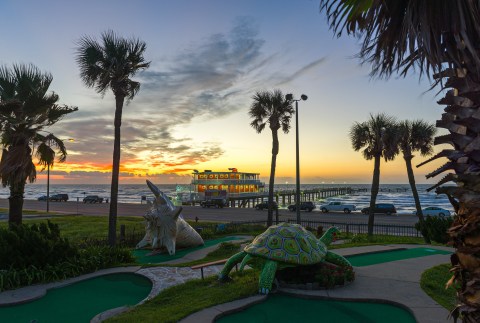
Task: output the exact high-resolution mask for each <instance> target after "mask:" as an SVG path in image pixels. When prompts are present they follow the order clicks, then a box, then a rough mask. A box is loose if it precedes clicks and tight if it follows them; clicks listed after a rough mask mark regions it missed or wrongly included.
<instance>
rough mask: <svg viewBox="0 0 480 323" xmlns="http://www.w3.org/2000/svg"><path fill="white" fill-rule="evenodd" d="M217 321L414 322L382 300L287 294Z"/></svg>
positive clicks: (399, 309) (410, 317) (233, 322)
mask: <svg viewBox="0 0 480 323" xmlns="http://www.w3.org/2000/svg"><path fill="white" fill-rule="evenodd" d="M215 322H218V323H244V322H249V323H260V322H262V323H269V322H271V323H282V322H302V323H310V322H311V323H314V322H315V323H316V322H335V323H343V322H345V323H347V322H348V323H355V322H362V323H375V322H379V323H380V322H381V323H383V322H389V323H410V322H412V323H414V322H416V320H415V318H414V316H413V315H412V314H411V313H410V312H409V311H407V310H405V309H403V308H401V307H398V306H394V305H390V304H385V303H372V302H353V301H333V300H324V299H311V298H310V299H305V298H298V297H292V296H286V295H269V296H268V299H267V300H266V301H265V302H262V303H260V304H256V305H252V306H250V307H248V308H247V309H245V310H243V311H241V312H237V313H233V314H230V315H226V316H224V317H222V318H220V319H218V320H216V321H215Z"/></svg>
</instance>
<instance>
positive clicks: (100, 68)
mask: <svg viewBox="0 0 480 323" xmlns="http://www.w3.org/2000/svg"><path fill="white" fill-rule="evenodd" d="M146 47H147V46H146V44H145V43H144V42H143V41H140V40H139V39H126V38H122V37H120V36H118V35H116V34H115V33H114V32H113V31H106V32H104V33H103V34H102V40H101V42H100V43H99V42H97V40H96V39H94V38H91V37H88V36H84V37H82V38H81V39H80V40H79V41H78V47H77V50H76V54H77V56H76V60H77V63H78V66H79V68H80V77H81V79H82V81H83V83H84V84H85V85H86V86H87V87H93V88H95V90H96V91H97V92H98V93H100V94H102V95H105V93H106V92H107V90H109V89H111V90H112V92H113V95H114V96H115V120H114V127H115V129H114V134H115V137H114V144H113V166H112V185H111V188H110V190H111V191H110V201H111V202H110V212H109V217H108V242H109V244H110V246H115V244H116V238H117V236H116V231H117V202H118V176H119V173H120V127H121V124H122V111H123V104H124V101H125V99H127V102H128V101H130V100H132V99H133V98H134V97H135V95H136V94H137V93H138V91H139V90H140V83H139V82H137V81H134V80H132V77H133V76H135V74H136V73H137V72H138V71H140V70H143V69H146V68H148V66H149V65H150V62H146V61H145V59H144V57H143V54H144V52H145V49H146Z"/></svg>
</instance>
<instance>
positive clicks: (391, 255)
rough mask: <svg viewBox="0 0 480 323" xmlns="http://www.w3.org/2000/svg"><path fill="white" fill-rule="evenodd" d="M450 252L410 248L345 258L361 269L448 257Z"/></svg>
mask: <svg viewBox="0 0 480 323" xmlns="http://www.w3.org/2000/svg"><path fill="white" fill-rule="evenodd" d="M449 254H451V252H450V251H445V250H439V249H433V248H412V249H401V250H389V251H381V252H372V253H367V254H360V255H354V256H347V257H346V258H347V259H348V261H350V263H351V264H352V266H356V267H363V266H370V265H377V264H381V263H384V262H390V261H396V260H403V259H410V258H418V257H425V256H431V255H449Z"/></svg>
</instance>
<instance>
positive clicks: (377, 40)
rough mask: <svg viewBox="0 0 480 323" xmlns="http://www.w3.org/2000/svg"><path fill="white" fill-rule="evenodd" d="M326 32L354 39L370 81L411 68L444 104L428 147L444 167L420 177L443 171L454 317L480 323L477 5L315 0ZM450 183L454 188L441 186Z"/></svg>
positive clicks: (443, 1) (479, 32)
mask: <svg viewBox="0 0 480 323" xmlns="http://www.w3.org/2000/svg"><path fill="white" fill-rule="evenodd" d="M320 7H321V9H322V10H324V11H325V12H326V14H327V17H328V20H329V23H330V27H331V29H333V30H334V31H335V33H336V34H337V35H338V36H340V35H341V33H342V32H343V31H346V32H347V33H348V34H353V35H355V36H357V37H359V38H361V39H362V46H361V49H360V53H359V54H358V56H359V57H360V59H361V60H362V61H363V62H364V63H369V64H371V65H372V73H371V74H372V76H377V77H389V76H391V75H393V74H396V73H400V75H403V76H405V75H406V74H407V73H408V72H409V71H411V70H412V68H415V69H416V70H417V71H419V73H420V76H421V77H422V76H425V75H426V76H427V77H429V78H430V77H433V79H434V80H435V83H434V86H435V85H440V87H441V89H442V90H443V89H451V90H449V91H444V92H443V93H446V94H445V96H444V97H443V98H442V99H441V100H440V101H439V102H438V103H439V104H442V105H446V106H447V107H446V108H445V110H444V111H445V113H443V114H442V117H441V119H440V120H439V121H437V127H440V128H445V129H447V130H448V132H449V134H447V135H443V136H439V137H436V138H435V140H434V144H450V145H452V146H453V149H444V150H443V151H442V152H440V153H439V154H437V155H436V156H435V157H433V158H432V159H435V158H439V157H445V158H447V159H448V161H447V163H446V164H445V165H444V166H442V167H440V168H439V169H437V170H435V171H433V172H432V173H430V174H428V175H427V177H433V176H436V175H438V174H441V173H443V172H445V171H450V172H449V173H448V174H447V175H446V176H444V178H443V179H441V180H440V181H439V183H438V184H437V185H435V186H433V187H432V188H431V189H433V188H437V193H439V194H446V195H447V197H448V198H449V200H450V201H451V203H452V205H453V206H454V208H455V210H456V212H457V216H456V217H455V220H454V222H453V224H452V227H451V228H450V229H449V235H450V237H451V240H452V241H451V242H452V244H453V246H454V247H455V248H456V249H457V250H456V253H455V256H453V257H452V258H451V260H452V265H453V274H454V277H453V278H454V279H453V280H452V282H453V281H455V280H456V281H457V282H458V284H457V285H458V286H459V288H458V291H457V298H458V303H459V304H458V306H457V307H456V308H455V310H454V311H453V313H452V314H453V316H454V318H455V319H456V318H458V317H459V316H460V315H461V316H462V318H463V320H464V321H465V322H480V297H479V295H480V283H479V281H480V278H478V277H479V276H478V271H479V269H480V255H479V254H478V252H477V250H480V185H479V184H480V158H479V157H478V156H480V142H479V140H478V139H477V138H480V136H479V135H480V127H479V126H478V117H477V116H478V115H480V111H479V107H480V96H479V95H478V89H479V88H480V51H479V48H478V44H479V43H480V28H478V25H479V21H480V3H479V2H478V1H471V0H465V1H449V0H438V1H434V2H432V1H427V0H416V1H413V0H373V1H372V0H320ZM450 181H453V182H454V183H456V184H457V185H454V186H442V185H444V184H446V183H448V182H450Z"/></svg>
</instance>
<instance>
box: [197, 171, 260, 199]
mask: <svg viewBox="0 0 480 323" xmlns="http://www.w3.org/2000/svg"><path fill="white" fill-rule="evenodd" d="M192 175H193V179H192V186H193V187H194V190H195V192H196V193H205V191H206V190H225V191H227V192H228V194H229V195H232V194H245V193H259V192H263V191H264V189H265V183H263V182H261V181H260V174H259V173H243V172H239V171H237V169H236V168H229V169H228V171H224V172H213V171H211V170H204V171H203V172H199V171H197V170H194V172H193V174H192Z"/></svg>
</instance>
